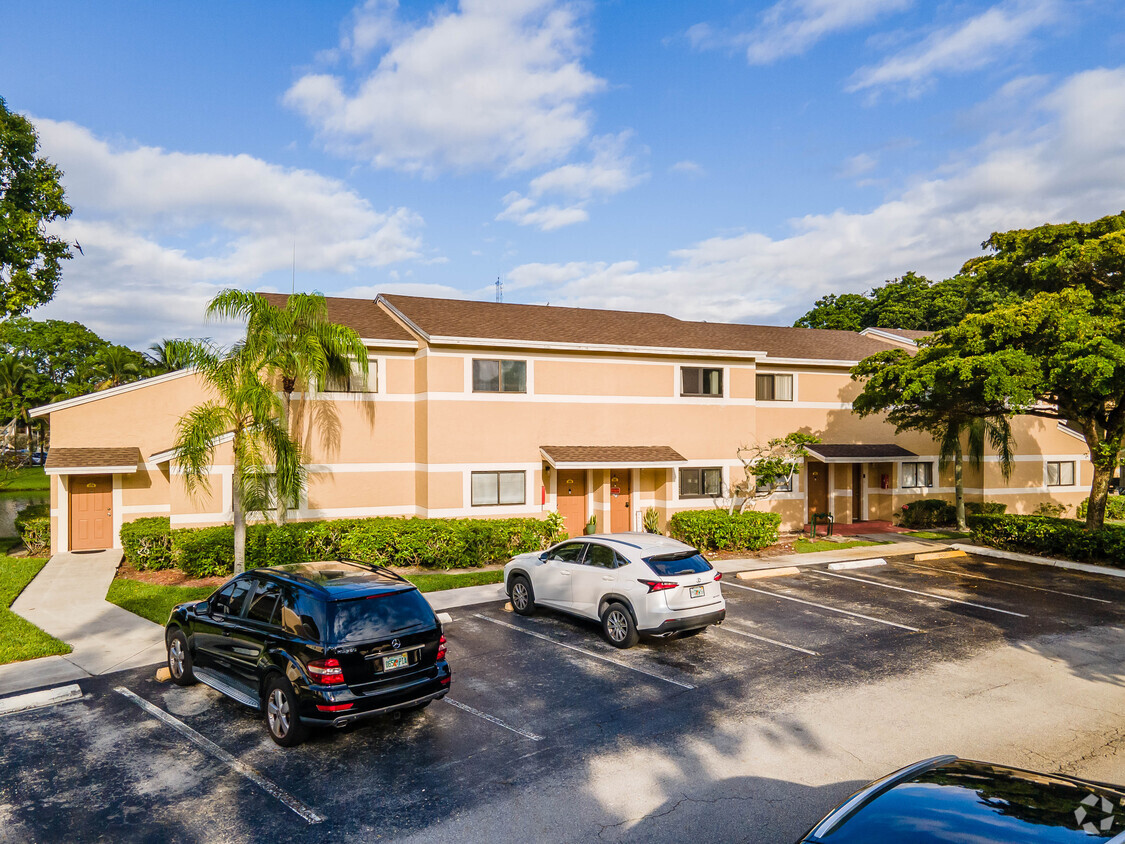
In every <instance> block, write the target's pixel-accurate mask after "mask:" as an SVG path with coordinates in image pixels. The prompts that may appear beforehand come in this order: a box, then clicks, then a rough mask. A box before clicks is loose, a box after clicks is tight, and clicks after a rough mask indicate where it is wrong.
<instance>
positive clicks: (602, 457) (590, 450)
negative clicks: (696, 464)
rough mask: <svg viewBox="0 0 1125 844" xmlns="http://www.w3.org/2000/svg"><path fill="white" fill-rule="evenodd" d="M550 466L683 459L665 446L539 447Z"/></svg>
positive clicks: (679, 460)
mask: <svg viewBox="0 0 1125 844" xmlns="http://www.w3.org/2000/svg"><path fill="white" fill-rule="evenodd" d="M539 450H540V451H541V452H542V453H543V456H544V457H546V458H547V459H548V460H549V461H550V462H551V464H552V465H554V466H558V465H559V464H567V463H605V464H607V465H609V464H618V465H620V464H622V463H682V462H684V460H685V458H684V457H683V455H681V454H680V453H679V452H678V451H676V450H675V449H674V448H672V447H671V446H667V445H541V446H539Z"/></svg>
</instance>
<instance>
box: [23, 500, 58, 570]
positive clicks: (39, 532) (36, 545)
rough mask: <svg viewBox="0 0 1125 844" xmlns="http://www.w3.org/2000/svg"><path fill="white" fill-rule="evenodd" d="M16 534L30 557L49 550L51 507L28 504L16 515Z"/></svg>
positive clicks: (45, 504) (48, 505) (44, 504)
mask: <svg viewBox="0 0 1125 844" xmlns="http://www.w3.org/2000/svg"><path fill="white" fill-rule="evenodd" d="M15 528H16V533H18V534H19V537H20V540H21V541H22V542H23V545H24V547H25V548H26V549H27V551H28V553H29V554H31V556H33V557H36V556H38V555H40V554H46V553H48V552H50V550H51V505H50V504H47V503H46V502H44V503H41V504H28V505H27V506H26V507H24V508H23V509H21V510H20V511H19V512H18V513H16V519H15Z"/></svg>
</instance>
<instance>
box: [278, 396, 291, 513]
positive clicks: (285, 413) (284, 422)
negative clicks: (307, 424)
mask: <svg viewBox="0 0 1125 844" xmlns="http://www.w3.org/2000/svg"><path fill="white" fill-rule="evenodd" d="M283 386H285V387H289V389H288V390H287V391H286V392H285V394H284V398H283V399H282V402H281V428H282V430H283V431H285V433H286V434H289V435H290V436H292V431H290V430H289V415H290V406H291V405H292V403H293V385H292V384H290V383H289V379H285V383H284V384H283ZM274 497H275V498H276V499H277V523H278V524H279V525H283V524H285V521H286V519H288V518H289V508H288V506H287V502H286V501H285V496H284V495H282V494H281V490H279V489H278V488H277V476H276V475H274Z"/></svg>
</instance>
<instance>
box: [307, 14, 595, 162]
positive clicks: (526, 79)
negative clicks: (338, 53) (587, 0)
mask: <svg viewBox="0 0 1125 844" xmlns="http://www.w3.org/2000/svg"><path fill="white" fill-rule="evenodd" d="M395 9H396V6H395V4H394V3H393V2H374V3H368V4H367V5H366V6H365V7H364V8H363V9H361V10H360V11H359V12H358V13H357V15H356V22H355V25H354V27H353V30H352V32H351V33H350V34H348V35H347V36H345V38H344V39H343V41H342V44H341V48H342V49H344V50H346V51H348V52H349V53H351V54H352V55H353V57H355V56H360V57H362V56H363V55H365V54H366V53H367V52H369V51H372V50H377V49H379V48H381V47H386V49H385V50H384V51H383V53H382V55H381V57H380V58H379V61H378V64H377V66H376V67H375V68H374V70H372V71H371V72H370V73H368V74H367V75H366V76H365V77H364V78H362V79H360V80H359V81H358V82H357V83H356V84H354V85H353V84H351V83H350V82H349V81H348V80H346V79H344V78H342V77H341V76H336V75H331V74H326V73H312V74H308V75H305V76H303V77H302V78H300V79H299V80H297V82H296V83H295V84H294V85H293V86H292V87H291V88H290V89H289V91H288V92H287V93H286V95H285V102H286V103H287V104H288V105H290V106H291V107H292V108H294V109H296V110H297V111H299V112H300V113H301V114H303V115H304V116H305V118H306V119H307V120H308V121H309V123H310V124H311V125H312V126H313V127H314V128H315V129H316V131H317V134H318V136H319V137H320V138H321V139H322V140H323V141H324V143H325V144H326V145H327V146H328V147H329V148H331V149H333V150H335V151H337V152H340V153H343V154H346V155H350V156H354V157H357V158H361V159H364V160H369V161H371V162H372V163H373V164H374V165H375V166H377V167H389V168H395V169H399V170H405V171H412V172H423V173H427V174H434V173H437V172H439V171H442V170H455V171H468V170H473V169H480V168H484V169H498V170H501V171H504V172H517V171H523V170H527V169H529V168H532V167H538V166H544V165H547V164H550V163H553V162H556V161H559V160H561V159H562V158H564V157H565V156H566V155H567V154H568V153H569V152H570V151H571V150H572V149H573V148H574V147H575V146H577V145H578V144H580V143H582V142H583V141H584V140H585V139H586V137H587V136H588V134H589V126H590V115H589V114H588V113H587V112H586V111H584V110H583V103H584V102H585V101H586V100H587V99H588V98H589V97H590V96H591V95H592V94H594V93H596V92H598V91H600V90H602V88H603V87H604V84H605V83H604V82H603V80H601V79H599V78H598V77H596V76H594V75H593V74H591V73H590V72H589V71H587V70H586V69H585V68H583V66H582V64H581V56H582V54H583V52H584V38H583V31H582V27H581V25H580V22H579V19H578V15H577V12H576V10H575V7H573V6H572V5H570V4H568V3H565V2H561V0H503V2H497V0H462V2H461V3H460V4H459V6H458V7H457V8H454V9H448V10H444V11H439V12H436V13H434V14H433V15H432V16H431V17H430V18H429V20H428V21H427V22H426V23H425V24H424V25H411V24H408V23H405V22H402V21H400V20H398V19H397V18H396V17H395V16H394V12H395Z"/></svg>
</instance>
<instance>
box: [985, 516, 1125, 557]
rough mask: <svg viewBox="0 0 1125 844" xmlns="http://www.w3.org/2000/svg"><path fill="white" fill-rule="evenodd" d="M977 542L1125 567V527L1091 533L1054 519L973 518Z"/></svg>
mask: <svg viewBox="0 0 1125 844" xmlns="http://www.w3.org/2000/svg"><path fill="white" fill-rule="evenodd" d="M969 529H970V530H971V531H972V532H973V541H975V542H978V543H980V544H981V545H991V546H992V547H993V548H1002V549H1004V550H1007V551H1023V552H1025V553H1029V554H1042V555H1043V556H1046V557H1061V558H1062V559H1066V560H1074V561H1075V562H1079V563H1104V564H1108V565H1111V566H1117V567H1118V568H1122V567H1125V527H1123V526H1121V525H1106V526H1105V527H1104V528H1103V529H1101V530H1099V531H1093V532H1089V531H1087V530H1086V528H1085V525H1083V523H1082V522H1080V521H1077V520H1075V519H1057V518H1052V517H1050V516H970V517H969Z"/></svg>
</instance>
